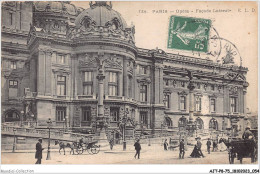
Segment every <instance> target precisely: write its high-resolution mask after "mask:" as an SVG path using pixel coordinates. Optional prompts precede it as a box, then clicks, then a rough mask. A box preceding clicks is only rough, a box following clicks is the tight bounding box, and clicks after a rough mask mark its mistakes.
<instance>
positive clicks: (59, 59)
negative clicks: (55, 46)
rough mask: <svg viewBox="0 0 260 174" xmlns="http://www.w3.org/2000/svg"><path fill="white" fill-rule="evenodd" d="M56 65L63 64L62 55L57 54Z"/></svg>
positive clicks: (63, 57)
mask: <svg viewBox="0 0 260 174" xmlns="http://www.w3.org/2000/svg"><path fill="white" fill-rule="evenodd" d="M57 63H59V64H65V63H66V62H65V56H64V55H62V54H57Z"/></svg>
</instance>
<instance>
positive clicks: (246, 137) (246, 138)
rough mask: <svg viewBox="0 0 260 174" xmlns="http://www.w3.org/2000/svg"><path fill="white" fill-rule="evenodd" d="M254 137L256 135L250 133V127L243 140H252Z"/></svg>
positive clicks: (247, 128)
mask: <svg viewBox="0 0 260 174" xmlns="http://www.w3.org/2000/svg"><path fill="white" fill-rule="evenodd" d="M253 137H254V134H253V133H252V132H251V131H250V127H249V126H247V127H246V130H245V132H244V133H243V136H242V138H243V139H244V140H248V139H252V138H253Z"/></svg>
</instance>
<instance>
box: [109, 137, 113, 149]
mask: <svg viewBox="0 0 260 174" xmlns="http://www.w3.org/2000/svg"><path fill="white" fill-rule="evenodd" d="M109 145H110V149H111V150H113V146H114V139H113V138H111V139H110V141H109Z"/></svg>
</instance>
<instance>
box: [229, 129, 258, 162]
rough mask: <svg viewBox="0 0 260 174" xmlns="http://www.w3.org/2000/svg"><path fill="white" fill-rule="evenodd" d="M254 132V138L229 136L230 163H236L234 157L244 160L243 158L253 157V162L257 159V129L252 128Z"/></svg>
mask: <svg viewBox="0 0 260 174" xmlns="http://www.w3.org/2000/svg"><path fill="white" fill-rule="evenodd" d="M251 132H252V133H253V134H254V138H253V139H245V140H244V139H241V138H229V140H228V142H226V143H225V144H226V146H227V147H228V155H229V163H230V164H234V159H235V158H237V160H240V164H242V162H243V158H251V163H253V162H255V161H256V160H257V154H258V149H257V148H258V145H257V137H258V136H257V130H251Z"/></svg>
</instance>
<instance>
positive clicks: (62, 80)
mask: <svg viewBox="0 0 260 174" xmlns="http://www.w3.org/2000/svg"><path fill="white" fill-rule="evenodd" d="M57 95H60V96H61V95H66V77H65V76H57Z"/></svg>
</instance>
